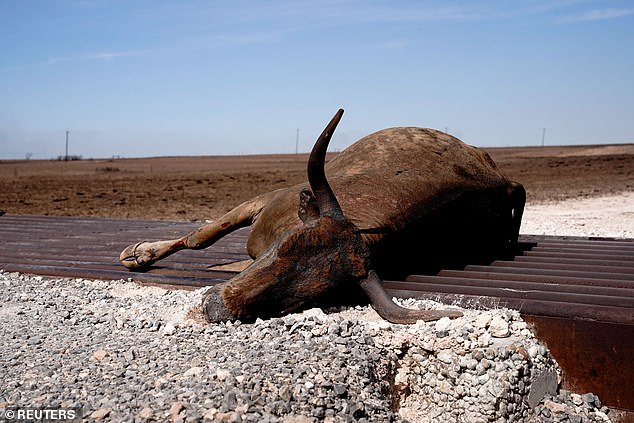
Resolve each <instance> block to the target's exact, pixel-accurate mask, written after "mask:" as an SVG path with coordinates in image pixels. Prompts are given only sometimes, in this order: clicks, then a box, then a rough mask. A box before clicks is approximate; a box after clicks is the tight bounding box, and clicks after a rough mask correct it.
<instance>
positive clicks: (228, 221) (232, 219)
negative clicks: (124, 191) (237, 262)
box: [119, 194, 266, 271]
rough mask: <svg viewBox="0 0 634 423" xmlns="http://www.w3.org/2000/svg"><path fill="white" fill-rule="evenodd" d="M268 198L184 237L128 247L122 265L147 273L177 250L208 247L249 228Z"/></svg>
mask: <svg viewBox="0 0 634 423" xmlns="http://www.w3.org/2000/svg"><path fill="white" fill-rule="evenodd" d="M265 196H266V194H265V195H263V196H259V197H256V198H254V199H253V200H250V201H247V202H245V203H243V204H241V205H239V206H238V207H236V208H235V209H233V210H231V211H230V212H228V213H227V214H225V215H224V216H222V217H221V218H220V219H218V220H216V221H214V222H212V223H208V224H206V225H203V226H201V227H200V228H198V229H196V230H194V231H192V232H190V233H188V234H187V235H185V236H184V237H182V238H178V239H171V240H166V241H154V242H148V241H141V242H138V243H136V244H132V245H129V246H128V247H126V248H125V249H124V250H123V251H122V252H121V255H120V256H119V260H120V261H121V263H122V264H123V265H124V266H125V267H127V268H128V269H130V270H136V271H139V270H144V269H147V268H148V267H149V266H151V265H152V264H153V263H155V262H157V261H158V260H161V259H164V258H165V257H168V256H170V255H172V254H174V253H175V252H177V251H180V250H185V249H192V250H200V249H203V248H207V247H209V246H210V245H212V244H213V243H214V242H216V241H218V240H219V239H220V238H222V237H223V236H225V235H227V234H228V233H231V232H233V231H235V230H236V229H239V228H242V227H244V226H249V225H251V224H252V223H253V220H254V219H255V218H256V216H257V215H258V214H259V213H260V211H261V210H262V208H263V207H264V205H265V204H266V201H265V198H264V197H265Z"/></svg>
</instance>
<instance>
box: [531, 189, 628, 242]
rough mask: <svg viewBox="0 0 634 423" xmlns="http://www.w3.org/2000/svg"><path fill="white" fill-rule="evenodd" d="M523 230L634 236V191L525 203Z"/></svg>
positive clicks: (577, 234) (603, 235)
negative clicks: (541, 202) (540, 202)
mask: <svg viewBox="0 0 634 423" xmlns="http://www.w3.org/2000/svg"><path fill="white" fill-rule="evenodd" d="M520 232H521V233H523V234H531V235H559V236H584V237H614V238H634V192H625V193H623V194H621V195H611V196H606V197H596V198H579V199H574V200H566V201H561V202H553V203H546V204H531V203H528V204H527V205H526V209H525V211H524V218H523V219H522V228H521V230H520Z"/></svg>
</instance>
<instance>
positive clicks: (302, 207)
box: [297, 189, 319, 225]
mask: <svg viewBox="0 0 634 423" xmlns="http://www.w3.org/2000/svg"><path fill="white" fill-rule="evenodd" d="M297 215H298V216H299V218H300V219H301V220H302V222H304V224H305V225H307V224H310V223H312V222H315V221H317V220H319V206H318V205H317V200H315V196H314V195H313V192H312V191H311V190H309V189H303V190H302V192H300V193H299V209H298V210H297Z"/></svg>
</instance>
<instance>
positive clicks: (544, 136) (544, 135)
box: [542, 128, 546, 147]
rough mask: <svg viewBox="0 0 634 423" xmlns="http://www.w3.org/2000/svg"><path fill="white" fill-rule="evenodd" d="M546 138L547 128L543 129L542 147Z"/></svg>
mask: <svg viewBox="0 0 634 423" xmlns="http://www.w3.org/2000/svg"><path fill="white" fill-rule="evenodd" d="M544 138H546V128H543V129H542V147H543V146H544Z"/></svg>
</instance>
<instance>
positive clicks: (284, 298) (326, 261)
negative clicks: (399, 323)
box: [220, 216, 368, 321]
mask: <svg viewBox="0 0 634 423" xmlns="http://www.w3.org/2000/svg"><path fill="white" fill-rule="evenodd" d="M367 259H368V250H367V248H366V247H365V245H364V244H363V242H362V240H361V237H360V236H359V233H358V231H357V229H356V228H355V227H354V226H353V225H352V224H350V222H348V221H345V220H343V221H338V220H335V219H333V218H331V217H329V216H323V217H321V218H319V220H317V221H315V222H314V223H312V224H309V225H307V226H305V227H303V228H301V229H300V230H298V231H293V232H289V233H286V234H284V235H282V237H281V240H278V242H277V243H275V244H273V245H272V246H271V248H269V249H268V250H267V251H266V252H265V253H264V254H263V255H261V256H260V257H259V258H258V260H257V261H256V262H254V263H253V265H252V267H250V268H248V269H247V270H246V271H244V272H243V273H241V274H239V275H237V276H236V277H234V278H233V279H231V281H230V282H229V283H228V284H227V285H226V287H225V288H224V289H223V290H222V292H221V294H220V295H221V296H222V299H223V300H224V304H225V305H226V307H227V311H228V312H229V313H230V315H231V316H232V317H233V318H238V319H241V320H243V321H251V320H253V319H254V318H255V317H272V316H278V315H282V314H285V313H289V312H292V311H295V310H297V309H299V308H302V307H306V306H310V305H311V304H315V303H316V302H319V301H320V300H324V299H326V298H327V297H328V295H329V294H332V293H333V292H334V291H336V290H337V289H339V288H340V287H341V285H342V284H344V285H345V283H346V282H350V283H352V282H355V281H357V280H359V279H362V278H365V277H367V269H366V263H367Z"/></svg>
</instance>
